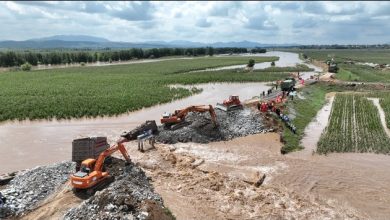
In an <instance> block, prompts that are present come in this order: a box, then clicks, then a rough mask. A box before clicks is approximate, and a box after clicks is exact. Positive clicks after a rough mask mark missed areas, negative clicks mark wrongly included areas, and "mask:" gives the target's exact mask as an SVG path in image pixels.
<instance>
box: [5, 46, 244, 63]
mask: <svg viewBox="0 0 390 220" xmlns="http://www.w3.org/2000/svg"><path fill="white" fill-rule="evenodd" d="M247 52H248V50H247V48H213V47H202V48H153V49H138V48H132V49H126V50H112V51H111V50H109V49H106V50H96V51H92V50H52V51H34V50H32V51H30V50H27V51H3V52H1V51H0V66H1V67H15V66H21V65H22V64H25V63H29V64H31V65H33V66H36V65H38V64H43V65H48V64H51V65H56V64H70V63H92V62H97V61H99V62H114V61H128V60H132V59H146V58H159V57H166V56H206V55H209V56H213V55H214V54H232V53H247Z"/></svg>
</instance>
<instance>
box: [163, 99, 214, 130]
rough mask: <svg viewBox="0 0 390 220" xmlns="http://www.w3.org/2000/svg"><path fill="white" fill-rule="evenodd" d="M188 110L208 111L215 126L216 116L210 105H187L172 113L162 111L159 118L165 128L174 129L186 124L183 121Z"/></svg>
mask: <svg viewBox="0 0 390 220" xmlns="http://www.w3.org/2000/svg"><path fill="white" fill-rule="evenodd" d="M189 112H201V113H203V112H209V113H210V116H211V121H212V122H213V124H214V126H217V116H216V114H215V111H214V108H213V106H211V105H194V106H189V107H187V108H185V109H180V110H175V112H174V113H173V114H170V113H164V114H163V115H162V118H161V124H164V127H165V128H166V129H171V130H176V129H179V128H181V127H183V126H186V125H188V123H187V122H186V121H185V117H186V116H187V114H188V113H189Z"/></svg>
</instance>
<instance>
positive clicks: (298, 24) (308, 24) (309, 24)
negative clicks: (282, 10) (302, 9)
mask: <svg viewBox="0 0 390 220" xmlns="http://www.w3.org/2000/svg"><path fill="white" fill-rule="evenodd" d="M317 26H318V23H317V21H315V20H314V19H313V18H311V17H301V18H300V19H299V20H296V21H294V23H293V28H314V27H317Z"/></svg>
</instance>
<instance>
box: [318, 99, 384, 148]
mask: <svg viewBox="0 0 390 220" xmlns="http://www.w3.org/2000/svg"><path fill="white" fill-rule="evenodd" d="M317 151H318V152H319V153H325V154H326V153H329V152H375V153H384V154H387V153H389V152H390V138H389V137H388V136H387V134H386V133H385V132H384V130H383V127H382V124H381V122H380V117H379V113H378V109H377V108H376V107H375V105H374V104H373V103H372V102H371V101H370V100H368V99H367V98H366V97H364V96H362V95H356V94H337V95H336V97H335V100H334V103H333V107H332V112H331V116H330V120H329V125H328V127H327V128H326V130H325V131H324V133H323V134H322V136H321V138H320V141H319V143H318V148H317Z"/></svg>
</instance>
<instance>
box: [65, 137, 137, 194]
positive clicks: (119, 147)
mask: <svg viewBox="0 0 390 220" xmlns="http://www.w3.org/2000/svg"><path fill="white" fill-rule="evenodd" d="M124 140H126V139H124ZM123 142H124V141H122V142H117V144H116V145H114V146H111V147H110V148H108V149H106V150H105V151H103V152H102V153H100V155H99V157H98V159H97V160H96V159H86V160H84V161H83V162H82V163H81V167H80V170H79V171H77V172H76V173H74V174H72V175H71V177H70V180H71V184H72V186H73V188H74V189H75V190H76V191H77V190H87V194H89V195H93V194H94V193H95V191H96V190H100V189H102V188H104V187H105V186H106V185H107V184H109V183H111V182H112V181H113V180H114V177H112V176H110V175H109V173H108V172H106V171H104V167H103V165H104V161H105V160H106V158H107V157H108V156H110V155H111V154H113V153H114V152H116V151H120V152H121V153H122V155H123V157H124V158H125V159H126V161H127V162H128V163H130V162H131V160H130V157H129V155H128V153H127V151H126V148H125V147H124V145H123Z"/></svg>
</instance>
